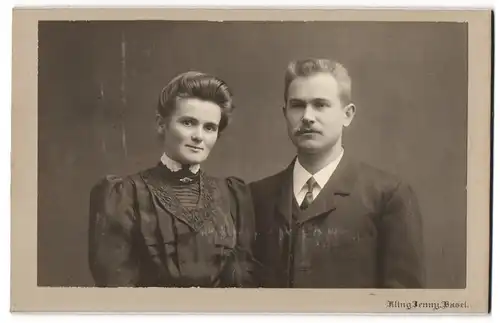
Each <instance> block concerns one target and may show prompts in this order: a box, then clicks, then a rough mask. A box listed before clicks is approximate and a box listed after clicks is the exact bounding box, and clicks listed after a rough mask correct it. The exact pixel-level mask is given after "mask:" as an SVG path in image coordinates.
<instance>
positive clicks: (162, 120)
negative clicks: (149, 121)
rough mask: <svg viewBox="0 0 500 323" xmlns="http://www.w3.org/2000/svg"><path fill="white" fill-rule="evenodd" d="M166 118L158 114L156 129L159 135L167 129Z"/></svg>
mask: <svg viewBox="0 0 500 323" xmlns="http://www.w3.org/2000/svg"><path fill="white" fill-rule="evenodd" d="M165 126H166V124H165V118H164V117H162V116H161V115H160V114H159V113H157V114H156V131H157V132H158V134H159V135H162V134H163V132H164V131H165Z"/></svg>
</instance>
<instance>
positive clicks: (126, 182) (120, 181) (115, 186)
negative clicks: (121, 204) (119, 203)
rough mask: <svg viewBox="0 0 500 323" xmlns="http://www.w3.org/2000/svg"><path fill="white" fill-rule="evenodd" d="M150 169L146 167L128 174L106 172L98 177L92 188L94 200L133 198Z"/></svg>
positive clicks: (91, 193) (91, 194)
mask: <svg viewBox="0 0 500 323" xmlns="http://www.w3.org/2000/svg"><path fill="white" fill-rule="evenodd" d="M148 172H150V169H144V170H140V171H137V172H135V173H130V174H126V175H117V174H106V175H104V176H102V177H101V178H99V179H97V180H96V181H95V182H94V184H93V186H92V187H91V190H90V196H91V199H92V200H96V199H97V200H102V199H106V200H111V199H114V200H124V199H132V198H133V197H134V196H135V195H136V191H137V189H140V188H141V187H142V185H141V183H142V178H143V176H144V174H146V173H148Z"/></svg>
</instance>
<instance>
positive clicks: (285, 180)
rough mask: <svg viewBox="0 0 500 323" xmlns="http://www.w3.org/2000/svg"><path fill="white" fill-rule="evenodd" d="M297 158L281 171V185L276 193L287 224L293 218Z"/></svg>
mask: <svg viewBox="0 0 500 323" xmlns="http://www.w3.org/2000/svg"><path fill="white" fill-rule="evenodd" d="M294 162H295V159H294V160H293V161H292V163H291V164H290V165H288V167H287V168H286V169H285V170H284V171H283V172H282V173H281V180H279V181H278V183H279V185H280V186H279V187H278V190H277V195H276V200H275V201H276V207H277V210H278V213H279V216H280V217H281V219H282V220H283V221H284V223H285V224H287V225H289V224H290V221H291V219H292V210H293V209H292V206H293V204H292V203H293V198H294V197H293V165H294Z"/></svg>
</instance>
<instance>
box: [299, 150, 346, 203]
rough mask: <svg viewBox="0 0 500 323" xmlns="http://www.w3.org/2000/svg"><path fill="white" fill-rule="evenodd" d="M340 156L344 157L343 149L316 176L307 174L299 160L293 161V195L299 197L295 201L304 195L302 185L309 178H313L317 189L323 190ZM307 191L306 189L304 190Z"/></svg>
mask: <svg viewBox="0 0 500 323" xmlns="http://www.w3.org/2000/svg"><path fill="white" fill-rule="evenodd" d="M342 156H344V149H342V152H341V153H340V155H339V157H337V158H336V159H335V160H333V161H332V162H330V163H329V164H328V165H326V166H325V167H323V168H322V169H321V170H320V171H318V172H316V174H314V175H313V174H311V173H309V172H308V171H307V170H306V169H305V168H304V167H303V166H302V165H301V164H300V162H299V159H298V158H296V159H295V164H294V167H293V193H294V195H295V197H299V198H298V199H297V200H298V201H299V200H301V197H302V195H304V194H305V193H304V192H302V193H303V194H301V191H302V190H303V189H304V185H305V184H306V182H307V181H308V180H309V178H311V176H313V177H314V180H315V181H316V183H318V185H319V189H320V190H321V189H323V188H324V187H325V185H326V183H328V180H329V179H330V177H331V176H332V174H333V172H335V169H337V166H338V165H339V163H340V160H341V159H342ZM306 191H307V189H306Z"/></svg>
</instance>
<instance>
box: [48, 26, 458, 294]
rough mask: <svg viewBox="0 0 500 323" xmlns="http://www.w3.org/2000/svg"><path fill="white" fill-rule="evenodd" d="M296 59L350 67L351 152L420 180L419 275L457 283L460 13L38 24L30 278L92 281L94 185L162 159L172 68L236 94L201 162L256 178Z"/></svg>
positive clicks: (274, 166)
mask: <svg viewBox="0 0 500 323" xmlns="http://www.w3.org/2000/svg"><path fill="white" fill-rule="evenodd" d="M303 57H327V58H334V59H337V60H339V61H340V62H341V63H343V64H344V65H345V66H346V67H347V68H348V70H349V72H350V74H351V77H352V80H353V100H354V103H355V104H356V106H357V114H356V117H355V119H354V121H353V123H352V124H351V126H350V127H349V128H348V129H347V131H346V132H345V137H344V138H345V139H344V143H345V147H346V150H349V151H350V152H352V153H353V154H355V155H356V156H358V157H359V158H362V159H364V160H366V161H367V162H370V163H372V164H373V165H375V166H378V167H380V168H382V169H385V170H388V171H390V172H394V173H397V174H399V175H400V176H402V177H403V178H404V179H405V180H407V181H408V182H410V183H411V185H412V186H413V188H414V189H415V191H416V193H417V195H418V199H419V201H420V207H421V210H422V213H423V217H424V230H425V231H424V235H425V246H426V258H427V259H426V260H427V275H428V284H429V285H428V287H429V288H463V287H465V279H466V156H467V155H466V154H467V151H466V138H467V133H466V131H467V25H466V24H459V23H417V22H404V23H403V22H401V23H399V22H391V23H389V22H285V23H281V22H152V21H149V22H148V21H142V22H141V21H137V22H130V21H129V22H41V23H40V24H39V78H38V80H39V83H38V96H39V101H38V102H39V103H38V120H39V123H38V126H39V127H38V134H39V143H38V167H39V170H38V171H39V173H38V176H39V177H38V189H39V192H38V284H39V285H40V286H90V285H92V283H93V281H92V278H91V276H90V272H89V269H88V263H87V229H88V202H89V190H90V188H91V187H92V185H93V184H94V183H95V182H96V181H97V180H98V179H99V178H101V177H102V176H104V175H106V174H112V173H113V174H118V175H126V174H130V173H132V172H136V171H138V170H141V169H144V168H146V167H150V166H152V165H154V164H156V163H157V162H158V160H159V157H160V154H161V150H160V146H159V144H158V142H157V140H156V136H155V134H156V133H155V128H154V127H155V108H156V103H157V99H158V94H159V92H160V90H161V89H162V87H163V86H164V85H166V83H167V82H168V81H169V80H170V79H171V78H172V77H173V76H174V75H176V74H178V73H180V72H184V71H186V70H200V71H204V72H208V73H213V74H216V75H217V76H219V77H221V78H223V79H224V80H225V81H227V82H228V84H229V85H230V86H231V87H232V89H233V91H234V94H235V100H236V105H237V110H236V111H235V113H234V120H233V123H232V124H231V125H230V127H229V128H228V129H227V131H226V132H225V133H224V134H223V135H222V137H221V138H220V139H219V141H218V143H217V145H216V147H215V149H214V150H213V151H212V154H211V155H210V157H209V159H208V160H207V162H206V164H205V166H204V167H205V168H206V170H207V171H208V172H210V173H212V174H214V175H222V176H225V175H235V176H239V177H241V178H243V179H244V180H246V181H252V180H256V179H259V178H262V177H264V176H267V175H270V174H272V173H275V172H277V171H279V170H281V169H282V168H284V167H285V166H287V165H288V163H290V161H291V159H292V158H293V156H294V149H293V146H292V145H291V143H290V142H289V141H288V137H287V135H286V128H285V123H284V119H283V117H282V114H281V106H282V103H283V77H284V71H285V68H286V65H287V63H288V61H289V60H291V59H296V58H303Z"/></svg>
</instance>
